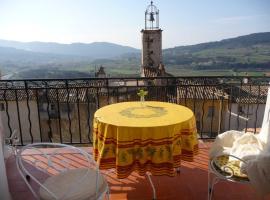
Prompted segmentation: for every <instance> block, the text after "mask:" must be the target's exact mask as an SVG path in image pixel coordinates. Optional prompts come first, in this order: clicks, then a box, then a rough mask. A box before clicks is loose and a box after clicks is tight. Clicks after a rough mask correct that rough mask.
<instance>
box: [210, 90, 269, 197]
mask: <svg viewBox="0 0 270 200" xmlns="http://www.w3.org/2000/svg"><path fill="white" fill-rule="evenodd" d="M230 133H231V134H230ZM234 133H236V132H235V131H231V132H228V135H227V136H230V135H233V134H234ZM238 134H240V135H245V133H244V132H243V133H241V132H238ZM256 137H257V139H258V141H260V142H261V143H262V144H263V146H262V147H260V148H259V147H257V149H258V152H259V154H260V153H265V152H266V153H270V88H269V89H268V95H267V100H266V105H265V111H264V117H263V122H262V128H261V131H260V133H259V134H258V135H257V136H256ZM230 142H231V143H232V142H233V141H230ZM219 147H220V148H224V146H223V147H222V146H219ZM259 154H258V155H259ZM248 156H252V155H248ZM231 157H232V158H234V159H230V158H231ZM250 158H251V157H250ZM240 162H243V164H247V162H249V161H247V160H244V159H241V158H238V157H237V156H235V155H230V154H219V153H217V155H216V156H214V157H212V159H210V161H209V165H208V199H209V200H210V199H212V195H213V190H214V186H215V184H217V183H218V182H219V181H220V180H226V181H230V182H237V183H243V184H250V180H249V178H248V175H247V174H244V173H242V172H241V170H240Z"/></svg>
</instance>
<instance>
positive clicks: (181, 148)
mask: <svg viewBox="0 0 270 200" xmlns="http://www.w3.org/2000/svg"><path fill="white" fill-rule="evenodd" d="M93 141H94V144H93V147H94V156H95V160H96V161H97V162H98V163H99V165H100V169H111V168H115V169H116V173H117V177H118V178H126V177H128V176H129V175H130V174H131V173H132V172H133V171H137V172H138V173H139V174H140V175H144V174H145V173H146V172H147V171H150V172H151V173H152V175H167V176H175V174H176V172H175V168H177V167H180V165H181V160H186V161H193V156H194V155H195V154H197V153H198V140H197V131H196V120H195V117H194V115H193V112H192V111H191V110H190V109H188V108H186V107H184V106H180V105H176V104H171V103H164V102H154V101H149V102H148V101H147V102H144V105H142V104H141V103H140V102H124V103H117V104H112V105H109V106H105V107H103V108H101V109H99V110H98V111H97V112H96V113H95V116H94V131H93Z"/></svg>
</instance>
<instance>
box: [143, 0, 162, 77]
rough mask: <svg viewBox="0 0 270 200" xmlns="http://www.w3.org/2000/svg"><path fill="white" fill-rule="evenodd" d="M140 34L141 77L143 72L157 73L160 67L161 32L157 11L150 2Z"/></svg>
mask: <svg viewBox="0 0 270 200" xmlns="http://www.w3.org/2000/svg"><path fill="white" fill-rule="evenodd" d="M141 33H142V61H141V76H142V77H145V76H147V74H146V73H145V71H158V70H159V68H160V66H161V65H162V30H161V29H160V28H159V10H158V9H157V7H156V6H155V5H154V4H153V1H151V3H150V5H148V6H147V8H146V11H145V29H143V30H142V31H141Z"/></svg>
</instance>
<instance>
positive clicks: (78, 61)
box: [0, 32, 270, 79]
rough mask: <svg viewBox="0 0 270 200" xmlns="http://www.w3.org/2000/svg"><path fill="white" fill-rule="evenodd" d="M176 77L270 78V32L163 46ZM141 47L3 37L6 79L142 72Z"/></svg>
mask: <svg viewBox="0 0 270 200" xmlns="http://www.w3.org/2000/svg"><path fill="white" fill-rule="evenodd" d="M163 63H164V65H165V69H166V71H167V72H168V73H171V74H172V75H174V76H203V75H209V76H238V75H249V76H267V75H268V76H269V74H270V32H264V33H254V34H250V35H245V36H239V37H236V38H230V39H224V40H221V41H215V42H208V43H201V44H197V45H189V46H177V47H174V48H169V49H163ZM140 65H141V53H140V49H136V48H132V47H128V46H121V45H117V44H113V43H108V42H95V43H90V44H84V43H72V44H60V43H45V42H28V43H23V42H15V41H7V40H0V69H1V73H2V78H3V79H5V78H11V79H28V78H72V77H94V75H95V72H96V71H97V69H98V68H99V67H100V66H103V67H104V68H105V71H106V73H107V75H108V76H109V77H119V76H120V77H121V76H125V77H127V76H139V75H140Z"/></svg>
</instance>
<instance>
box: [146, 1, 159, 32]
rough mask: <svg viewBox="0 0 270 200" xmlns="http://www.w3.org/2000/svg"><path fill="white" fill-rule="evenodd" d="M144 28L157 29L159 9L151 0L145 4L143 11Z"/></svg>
mask: <svg viewBox="0 0 270 200" xmlns="http://www.w3.org/2000/svg"><path fill="white" fill-rule="evenodd" d="M145 29H146V30H155V29H159V10H158V9H157V7H156V6H155V5H154V4H153V1H151V4H150V5H149V6H147V8H146V11H145Z"/></svg>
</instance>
